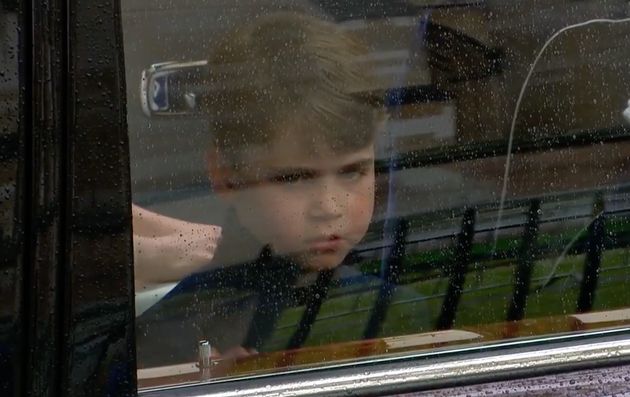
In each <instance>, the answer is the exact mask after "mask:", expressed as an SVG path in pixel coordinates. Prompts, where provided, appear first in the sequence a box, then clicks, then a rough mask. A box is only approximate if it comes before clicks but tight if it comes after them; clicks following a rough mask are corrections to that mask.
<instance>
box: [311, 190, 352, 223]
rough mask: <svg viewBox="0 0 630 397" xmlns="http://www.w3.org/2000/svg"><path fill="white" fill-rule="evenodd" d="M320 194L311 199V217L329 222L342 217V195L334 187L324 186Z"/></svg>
mask: <svg viewBox="0 0 630 397" xmlns="http://www.w3.org/2000/svg"><path fill="white" fill-rule="evenodd" d="M319 190H320V192H319V194H316V195H314V196H313V197H312V198H311V206H310V215H311V216H312V217H313V218H316V219H322V220H329V219H335V218H339V217H341V215H342V209H343V206H344V205H343V203H342V202H341V201H342V200H343V198H342V194H340V192H338V191H337V190H338V189H335V187H334V186H324V187H322V188H321V189H319Z"/></svg>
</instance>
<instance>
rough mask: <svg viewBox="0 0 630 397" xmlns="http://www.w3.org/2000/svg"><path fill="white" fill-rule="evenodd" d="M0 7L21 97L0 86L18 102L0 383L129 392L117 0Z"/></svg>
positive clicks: (6, 171)
mask: <svg viewBox="0 0 630 397" xmlns="http://www.w3.org/2000/svg"><path fill="white" fill-rule="evenodd" d="M3 7H6V4H3ZM6 10H9V12H12V13H13V14H14V15H15V17H14V19H15V31H16V35H15V37H10V39H12V40H13V41H14V42H13V43H10V48H15V49H17V48H19V49H20V54H19V55H20V57H19V60H20V68H19V74H18V72H17V68H16V67H13V68H9V66H10V65H6V64H3V65H1V66H2V68H3V70H2V71H3V76H2V77H3V78H7V79H13V80H15V81H14V83H15V84H13V85H12V86H11V87H15V88H14V89H13V90H14V91H15V97H17V96H18V92H19V103H18V100H17V99H15V98H13V99H12V102H8V101H4V100H5V98H4V97H2V98H0V99H1V100H3V101H4V102H3V103H2V105H3V106H4V105H5V103H6V104H7V106H10V108H9V109H8V111H7V112H6V114H7V115H16V116H15V117H16V118H15V119H11V117H8V118H7V117H6V115H4V114H3V115H2V116H3V117H4V118H3V119H2V134H1V135H2V136H1V137H0V148H1V149H2V150H1V151H0V170H1V171H0V178H1V179H2V180H1V181H0V182H1V185H2V187H3V191H4V190H6V194H5V193H3V195H2V196H0V197H1V198H2V203H1V204H0V213H1V214H2V217H0V221H1V222H2V223H0V225H1V227H0V231H1V232H2V233H0V236H2V239H1V240H0V244H1V248H2V249H1V252H2V255H1V259H0V271H1V272H2V276H1V277H0V298H1V299H0V395H1V396H3V397H4V396H7V397H8V396H22V395H33V396H127V395H135V394H136V382H135V367H136V364H135V351H134V333H133V322H134V316H133V300H132V297H133V279H132V276H133V268H132V257H131V254H132V245H131V214H130V193H129V191H130V189H129V174H128V172H129V171H128V169H129V159H128V143H127V129H126V104H125V100H124V93H125V91H124V90H125V83H124V67H123V63H122V56H123V52H122V47H121V45H122V39H121V29H120V25H119V24H120V13H119V4H118V2H117V1H78V2H77V1H73V2H69V1H66V0H53V1H34V2H29V3H26V2H17V3H16V2H11V7H10V8H5V9H4V10H3V12H4V11H6ZM15 59H16V61H15V62H16V63H17V59H18V57H17V54H16V57H15ZM5 69H6V70H5ZM18 82H19V86H18ZM18 110H19V111H18ZM17 115H19V122H18V119H17ZM7 120H8V121H7Z"/></svg>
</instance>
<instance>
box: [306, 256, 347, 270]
mask: <svg viewBox="0 0 630 397" xmlns="http://www.w3.org/2000/svg"><path fill="white" fill-rule="evenodd" d="M344 256H345V255H344ZM344 256H341V255H338V254H319V255H309V256H308V257H306V258H303V259H302V260H301V261H300V265H301V266H302V268H303V269H304V270H307V271H323V270H332V269H335V268H337V267H339V265H341V262H343V258H344Z"/></svg>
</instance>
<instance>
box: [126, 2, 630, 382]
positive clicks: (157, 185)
mask: <svg viewBox="0 0 630 397" xmlns="http://www.w3.org/2000/svg"><path fill="white" fill-rule="evenodd" d="M629 12H630V9H629V8H628V4H627V2H625V1H621V0H619V1H617V0H609V1H604V2H602V1H583V2H579V3H575V2H568V1H553V2H552V1H548V2H534V1H521V2H505V1H494V0H486V1H482V2H462V1H449V0H444V1H411V0H410V1H395V2H372V3H369V4H367V3H364V2H354V1H346V2H343V1H342V2H330V1H323V0H319V1H316V0H313V1H307V0H303V1H298V0H295V1H269V2H264V1H245V2H238V3H234V4H232V3H230V4H229V5H228V4H227V3H223V2H208V1H193V0H190V1H186V2H168V1H155V2H151V3H146V2H139V1H134V0H127V1H124V2H122V22H123V32H124V51H125V67H126V78H127V110H128V119H127V121H128V127H129V137H130V151H131V183H132V192H133V202H134V205H133V229H134V252H135V257H134V262H135V291H136V301H135V302H136V319H135V321H136V334H137V354H138V357H137V359H138V381H139V386H140V387H152V386H162V385H167V384H175V383H184V382H197V381H200V380H210V379H220V378H225V377H232V376H244V375H251V374H261V373H268V372H275V371H286V370H289V369H296V368H307V367H314V366H315V367H316V366H321V365H323V364H326V365H329V364H331V363H343V362H348V361H352V360H357V359H362V358H366V357H391V356H399V355H404V354H409V353H410V352H426V351H434V350H436V349H437V350H439V351H448V350H452V349H454V348H456V347H458V346H459V347H461V346H483V345H487V344H489V343H497V342H500V341H506V340H523V339H525V338H534V339H536V338H541V337H543V336H550V335H565V334H576V335H577V334H579V333H586V332H588V331H589V330H600V329H609V328H615V327H617V328H618V327H621V326H624V325H627V324H628V322H629V321H630V309H628V307H627V302H628V299H630V295H629V293H628V291H627V289H626V288H625V287H624V286H625V284H626V283H627V281H628V277H630V273H629V271H628V258H629V257H628V231H629V230H630V229H628V227H629V226H628V225H629V224H628V221H629V219H630V218H628V205H629V202H628V197H629V196H628V189H629V185H628V183H629V182H630V173H629V171H628V160H627V159H628V155H629V154H630V129H629V126H630V110H628V108H630V103H629V100H630V78H629V76H628V74H627V67H626V65H627V58H628V56H629V55H630V49H628V46H627V45H625V43H627V42H628V39H629V35H630V22H628V19H627V18H629V17H630V15H629Z"/></svg>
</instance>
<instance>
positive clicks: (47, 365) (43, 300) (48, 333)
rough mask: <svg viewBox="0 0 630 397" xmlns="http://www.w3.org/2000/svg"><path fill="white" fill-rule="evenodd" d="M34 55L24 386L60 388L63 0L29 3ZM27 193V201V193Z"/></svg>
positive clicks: (41, 391)
mask: <svg viewBox="0 0 630 397" xmlns="http://www.w3.org/2000/svg"><path fill="white" fill-rule="evenodd" d="M30 7H32V8H31V9H30V10H27V8H28V7H27V6H25V13H26V12H29V17H30V18H31V23H32V37H31V48H32V50H31V51H32V52H31V54H32V59H31V64H30V65H26V66H27V68H28V69H29V75H28V84H27V86H28V87H29V88H30V98H29V99H30V103H29V104H28V106H29V107H30V109H28V108H27V109H28V110H30V112H28V113H27V114H26V119H27V120H28V121H27V122H26V123H25V128H27V130H28V131H29V132H28V133H27V134H28V135H27V136H28V137H29V140H28V141H27V145H28V148H27V151H28V159H29V160H28V161H26V162H25V175H26V181H25V183H26V184H27V191H28V192H27V193H26V198H27V204H26V206H25V208H26V214H27V217H28V223H27V229H26V230H27V235H26V239H25V246H26V253H25V261H26V263H25V267H26V269H25V270H26V280H25V288H26V290H25V291H28V292H27V293H25V296H24V298H25V309H26V311H25V313H26V321H27V327H26V341H27V346H28V348H27V350H26V354H25V355H24V358H23V360H24V364H25V365H26V370H25V375H26V376H25V386H24V387H25V391H26V392H27V393H28V394H29V395H36V396H56V395H57V394H58V384H59V379H60V376H61V375H60V365H59V364H58V362H59V361H60V358H61V351H60V348H59V347H60V346H59V342H60V336H61V328H60V325H61V313H60V307H61V305H62V301H61V296H62V295H61V294H62V291H63V286H62V285H60V281H61V272H62V264H63V263H64V262H65V258H64V249H63V247H64V246H65V241H64V231H63V230H64V217H65V214H64V205H63V197H64V191H63V189H64V183H63V179H64V173H65V169H64V168H65V167H64V156H65V150H64V146H65V131H66V128H65V118H66V117H65V110H66V108H65V92H66V90H65V82H66V73H65V62H64V59H65V54H66V52H65V38H66V32H65V25H64V13H63V10H64V5H63V1H62V0H56V1H50V2H44V1H35V2H32V3H31V4H30ZM28 199H30V202H29V201H28Z"/></svg>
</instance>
